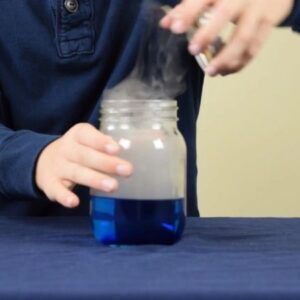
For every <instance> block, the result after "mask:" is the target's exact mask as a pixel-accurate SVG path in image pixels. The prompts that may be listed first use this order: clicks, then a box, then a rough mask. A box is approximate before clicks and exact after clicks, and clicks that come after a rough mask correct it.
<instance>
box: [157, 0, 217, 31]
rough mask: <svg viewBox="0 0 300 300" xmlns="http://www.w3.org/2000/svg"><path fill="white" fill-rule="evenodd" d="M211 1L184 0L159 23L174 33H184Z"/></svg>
mask: <svg viewBox="0 0 300 300" xmlns="http://www.w3.org/2000/svg"><path fill="white" fill-rule="evenodd" d="M213 2H214V1H213V0H197V1H195V0H185V1H182V2H181V3H180V4H179V5H177V6H176V7H175V8H174V9H172V10H171V11H170V12H169V13H168V14H167V15H166V16H165V17H164V18H163V19H162V20H161V22H160V25H161V26H162V27H164V28H168V29H171V31H172V32H174V33H184V32H186V31H187V30H188V28H189V27H190V26H192V24H193V23H195V21H196V20H197V19H198V18H199V15H201V14H202V13H203V12H204V11H205V10H206V9H207V7H208V6H209V4H211V3H213Z"/></svg>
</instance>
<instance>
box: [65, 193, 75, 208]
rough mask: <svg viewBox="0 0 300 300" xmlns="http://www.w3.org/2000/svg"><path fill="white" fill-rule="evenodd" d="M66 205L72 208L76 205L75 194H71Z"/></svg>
mask: <svg viewBox="0 0 300 300" xmlns="http://www.w3.org/2000/svg"><path fill="white" fill-rule="evenodd" d="M66 205H67V206H68V207H70V208H72V207H74V205H75V199H74V197H73V196H69V197H68V198H67V199H66Z"/></svg>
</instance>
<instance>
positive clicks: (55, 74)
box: [0, 0, 203, 215]
mask: <svg viewBox="0 0 300 300" xmlns="http://www.w3.org/2000/svg"><path fill="white" fill-rule="evenodd" d="M78 2H79V9H78V11H77V12H75V13H70V12H68V11H67V10H66V8H65V7H64V0H43V1H41V0H22V1H20V0H1V1H0V10H1V15H0V61H1V63H0V90H1V96H0V97H1V102H0V214H2V215H3V214H6V215H16V214H17V215H68V214H82V215H83V214H88V206H89V201H88V189H87V188H84V187H77V193H78V194H79V195H80V198H81V204H80V207H78V208H76V209H73V210H70V209H66V208H63V207H61V206H60V205H58V204H56V203H53V202H50V201H49V200H47V199H46V198H45V197H44V196H43V194H42V193H41V192H40V191H38V189H37V188H36V186H35V183H34V172H35V164H36V161H37V158H38V155H39V153H40V152H41V150H42V149H43V148H44V147H45V146H46V145H48V144H49V143H50V142H51V141H53V140H54V139H55V138H57V136H59V135H62V134H64V133H65V132H66V131H67V130H68V129H69V128H70V127H72V126H73V125H75V124H76V123H79V122H89V123H91V124H93V125H95V126H96V127H98V126H99V124H98V118H99V99H100V97H101V95H102V92H103V91H104V89H105V88H107V87H108V88H109V87H112V86H114V85H116V84H117V83H119V82H120V81H121V80H122V79H123V78H124V77H126V75H128V73H129V72H130V71H131V70H132V67H133V65H134V62H135V60H136V55H137V51H138V48H139V42H140V37H141V32H142V28H143V25H144V24H143V22H144V18H143V17H142V14H141V3H142V2H143V1H140V0H130V1H124V0H80V1H78ZM162 3H165V4H170V5H174V4H175V1H162ZM186 63H187V64H189V65H190V66H189V72H188V74H187V84H188V88H187V91H186V92H185V93H184V94H183V95H181V96H179V97H178V103H179V118H180V121H179V129H180V130H181V132H182V134H183V135H184V137H185V140H186V143H187V148H188V192H187V197H188V212H189V214H190V215H197V214H198V210H197V198H196V173H197V171H196V145H195V140H196V119H197V115H198V111H199V105H200V97H201V88H202V82H203V73H202V72H201V71H200V68H199V67H198V65H197V64H196V63H195V61H194V59H193V58H192V57H190V58H188V60H187V62H186Z"/></svg>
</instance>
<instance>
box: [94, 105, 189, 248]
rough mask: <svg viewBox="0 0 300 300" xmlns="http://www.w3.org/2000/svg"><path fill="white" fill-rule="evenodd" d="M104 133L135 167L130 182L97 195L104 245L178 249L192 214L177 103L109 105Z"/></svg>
mask: <svg viewBox="0 0 300 300" xmlns="http://www.w3.org/2000/svg"><path fill="white" fill-rule="evenodd" d="M100 130H101V131H102V132H103V133H105V134H107V135H110V136H112V137H113V138H114V139H115V140H116V141H117V142H118V143H119V144H120V145H121V148H122V151H121V153H120V156H121V157H122V158H124V159H127V160H128V161H130V162H131V163H132V164H133V167H134V172H133V175H131V176H130V177H129V178H118V181H119V189H118V190H117V191H116V192H114V193H112V194H106V193H103V192H101V191H97V190H91V219H92V225H93V231H94V235H95V237H96V239H97V240H98V241H100V242H102V243H103V244H118V245H130V244H173V243H175V242H176V241H178V240H179V239H180V237H181V235H182V232H183V229H184V224H185V211H186V199H185V193H186V146H185V142H184V139H183V137H182V135H181V133H180V132H179V131H178V128H177V102H176V101H174V100H106V101H103V103H102V107H101V128H100Z"/></svg>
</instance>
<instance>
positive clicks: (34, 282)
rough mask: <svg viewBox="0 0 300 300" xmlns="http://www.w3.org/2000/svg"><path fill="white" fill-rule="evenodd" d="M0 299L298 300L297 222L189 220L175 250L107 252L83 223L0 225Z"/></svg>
mask: <svg viewBox="0 0 300 300" xmlns="http://www.w3.org/2000/svg"><path fill="white" fill-rule="evenodd" d="M0 299H1V300H2V299H30V300H34V299H101V300H104V299H109V300H113V299H128V300H134V299H159V300H164V299H170V300H176V299H184V300H189V299H202V300H203V299H222V300H226V299H243V300H245V299H264V300H268V299H280V300H289V299H300V220H299V219H205V218H203V219H188V222H187V229H186V231H185V234H184V238H183V240H182V241H181V242H179V243H178V244H176V245H174V246H130V247H122V248H113V247H105V246H101V245H99V244H97V243H96V242H95V241H94V239H93V236H92V235H91V232H90V225H89V220H88V218H74V217H66V218H23V219H7V218H0Z"/></svg>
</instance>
